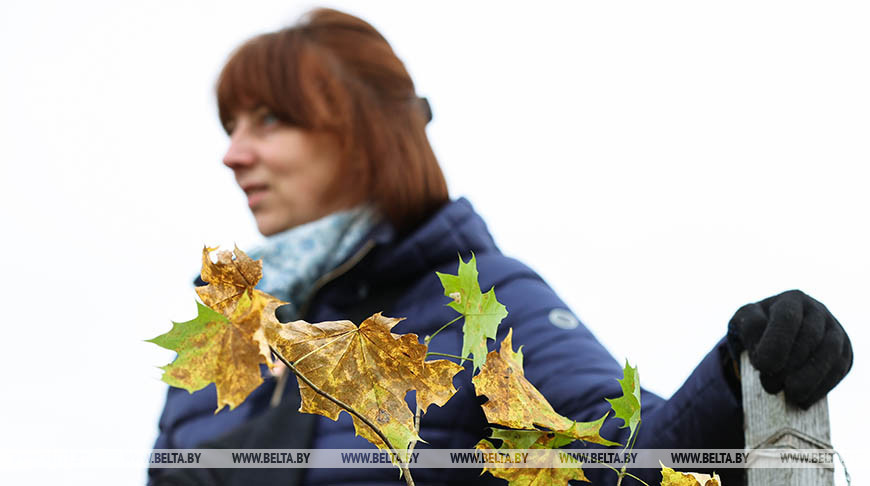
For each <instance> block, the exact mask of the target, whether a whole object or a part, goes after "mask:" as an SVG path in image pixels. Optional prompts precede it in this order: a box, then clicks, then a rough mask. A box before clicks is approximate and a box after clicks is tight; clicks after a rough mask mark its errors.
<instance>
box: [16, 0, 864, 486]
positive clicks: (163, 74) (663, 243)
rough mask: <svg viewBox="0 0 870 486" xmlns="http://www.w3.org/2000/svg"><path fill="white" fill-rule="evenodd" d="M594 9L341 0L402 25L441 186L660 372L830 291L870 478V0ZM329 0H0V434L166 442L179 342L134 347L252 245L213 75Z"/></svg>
mask: <svg viewBox="0 0 870 486" xmlns="http://www.w3.org/2000/svg"><path fill="white" fill-rule="evenodd" d="M600 3H601V4H602V5H593V4H592V3H591V2H586V3H583V4H582V5H579V4H576V3H570V4H569V3H568V2H565V3H564V4H562V3H546V4H545V3H537V4H536V5H535V6H534V7H532V6H531V4H521V5H508V4H505V3H503V2H491V3H486V4H475V5H474V6H470V5H469V2H463V3H459V2H456V3H447V2H440V3H437V4H432V3H427V4H425V5H423V4H414V3H410V2H375V3H365V4H361V3H359V2H330V3H328V4H327V5H330V6H336V7H339V8H345V9H347V10H349V11H350V12H351V13H355V14H357V15H360V16H362V17H363V18H365V19H367V20H368V21H370V22H371V23H372V24H373V25H375V27H377V28H379V29H380V30H381V32H382V33H383V34H384V35H385V36H386V37H387V38H388V39H389V40H390V41H391V43H392V44H393V46H394V48H395V49H396V51H397V52H398V54H399V55H400V57H401V58H402V59H403V60H404V61H405V62H406V64H407V66H408V68H409V69H410V71H411V74H412V76H413V77H414V79H415V81H416V83H417V87H418V91H419V93H420V94H421V95H425V96H427V97H428V98H429V100H430V102H431V104H432V108H433V111H434V121H433V123H432V124H431V125H430V127H429V135H430V138H431V141H432V144H433V146H434V148H435V150H436V154H437V155H438V156H439V159H440V161H441V163H442V167H443V168H444V171H445V173H446V175H447V178H448V183H449V185H450V188H451V194H452V195H453V196H454V197H456V196H462V195H465V196H467V197H468V198H469V199H470V200H471V202H472V203H473V204H474V205H475V207H476V208H477V209H478V211H479V212H480V213H481V214H482V215H483V216H484V217H485V219H486V220H487V222H488V224H489V226H490V229H491V231H492V233H493V234H494V236H495V238H496V241H497V243H498V244H499V245H500V247H501V248H502V250H503V251H504V252H505V253H507V254H509V255H512V256H516V257H518V258H520V259H521V260H523V261H525V262H526V263H528V264H529V265H531V266H532V267H533V268H535V269H536V270H538V271H539V272H540V273H541V274H542V275H543V276H544V278H545V279H547V280H548V281H549V283H550V284H551V285H552V286H553V287H554V288H555V289H556V291H557V292H558V293H559V294H560V295H561V296H562V298H563V299H564V300H566V302H568V304H569V305H570V306H571V308H572V309H573V310H574V311H575V312H576V313H577V314H578V315H579V316H580V318H581V319H582V320H584V322H585V323H586V324H587V325H588V326H589V327H590V328H591V329H592V330H593V332H594V333H595V334H596V335H597V336H598V337H599V338H600V340H601V341H602V342H603V343H604V344H605V346H607V347H608V349H610V350H611V352H612V353H613V354H614V355H615V356H616V357H617V359H620V360H621V359H623V358H625V357H628V359H629V360H630V361H631V362H632V363H633V364H637V365H638V366H639V367H640V373H641V383H642V384H643V385H644V386H645V387H647V388H649V389H651V390H653V391H655V392H658V393H660V394H663V395H670V394H671V393H672V392H673V391H675V390H676V389H677V388H678V387H679V385H680V384H681V383H682V381H683V380H684V379H685V378H686V377H687V376H688V374H689V373H690V372H691V370H692V369H693V368H694V366H695V365H696V364H697V363H698V362H699V361H700V359H701V358H702V357H703V356H704V355H705V354H706V353H707V352H708V351H709V349H710V348H711V347H712V346H713V344H714V343H715V342H716V341H717V340H718V339H719V338H720V337H722V336H723V335H724V333H725V331H726V327H727V322H728V320H729V318H730V317H731V315H732V314H733V313H734V311H735V310H736V309H737V308H738V307H739V306H740V305H742V304H744V303H747V302H751V301H757V300H760V299H762V298H764V297H767V296H769V295H772V294H775V293H779V292H781V291H783V290H787V289H791V288H800V289H802V290H804V291H806V292H807V293H809V294H810V295H813V296H814V297H816V298H818V299H819V300H821V301H822V302H824V303H825V304H826V305H827V306H828V307H829V308H830V309H831V310H832V311H833V312H834V314H835V315H836V316H837V317H838V318H839V320H840V321H841V322H842V323H843V324H844V326H845V328H846V330H847V331H848V332H849V334H850V336H851V339H852V343H853V347H854V348H855V350H856V358H855V365H854V367H853V369H852V372H851V374H850V375H849V376H848V377H847V378H846V380H845V381H844V382H843V383H842V384H841V385H840V386H839V387H838V388H837V389H835V390H834V391H833V392H832V393H831V395H830V396H829V401H830V407H831V422H832V427H833V441H834V445H835V446H836V447H838V448H840V449H842V450H843V451H844V454H845V459H846V461H847V465H848V466H849V468H850V472H851V473H852V477H853V478H855V477H862V476H866V475H867V469H866V466H865V465H863V464H861V463H862V462H865V463H866V459H865V458H864V457H862V456H861V455H860V453H859V452H860V450H861V449H863V448H865V447H866V446H865V445H864V444H865V442H866V438H865V437H864V434H866V432H867V427H866V405H865V404H864V402H865V400H866V398H867V397H868V394H867V391H866V389H865V388H864V387H863V386H862V384H864V383H867V382H868V379H870V376H868V375H870V369H868V365H867V359H866V350H867V347H868V346H867V345H868V340H870V333H868V330H867V328H868V323H870V307H868V305H867V300H868V299H867V296H868V295H870V284H868V279H867V276H868V272H870V256H868V249H870V229H868V209H870V195H868V191H867V189H866V186H867V182H868V177H867V166H868V162H870V144H868V140H870V138H868V133H870V90H868V88H867V87H868V86H870V63H868V51H870V30H868V29H867V26H868V25H870V7H868V6H867V5H866V4H861V3H859V2H815V3H807V2H788V3H768V2H727V3H722V4H720V5H717V6H713V5H710V4H709V3H703V4H699V3H698V2H688V1H687V2H654V4H651V3H650V2H619V3H618V4H617V3H615V2H606V4H605V3H604V2H600ZM313 5H315V4H311V3H296V2H288V1H282V2H259V3H255V4H248V5H245V6H244V7H242V4H241V3H239V2H228V1H219V2H213V1H212V2H198V3H194V2H168V1H162V2H148V3H145V2H142V3H141V4H140V5H138V6H132V5H124V4H122V3H121V2H108V1H106V2H60V1H58V2H47V1H39V2H25V1H13V2H11V3H9V2H4V3H2V6H0V66H2V76H0V147H2V156H3V157H2V159H3V160H2V164H0V205H2V213H0V214H2V223H0V228H2V237H0V250H2V252H3V259H2V263H0V266H2V267H0V268H2V272H3V275H4V277H5V278H4V279H3V283H2V284H0V285H2V295H4V296H5V297H4V298H3V303H4V312H3V322H4V335H3V338H2V340H0V342H2V352H0V367H2V370H3V371H2V373H3V375H2V377H3V382H4V389H5V391H4V394H3V395H4V398H3V400H2V404H0V417H2V419H0V420H2V431H3V432H2V438H3V440H2V445H0V448H56V449H62V450H75V449H88V448H113V449H141V450H143V451H145V450H147V449H148V448H149V447H150V446H151V444H152V442H153V440H154V438H155V434H156V423H157V418H158V415H159V413H160V410H161V408H162V405H163V399H164V393H165V388H166V387H165V385H164V384H162V383H161V382H160V381H159V377H160V370H158V369H157V368H156V367H157V366H159V365H162V364H165V363H167V362H168V361H169V360H171V359H172V356H173V353H171V352H169V351H166V350H162V349H161V348H158V347H157V346H155V345H153V344H150V343H145V342H143V340H144V339H148V338H151V337H153V336H155V335H157V334H160V333H162V332H165V331H166V330H168V329H169V327H170V320H176V321H183V320H187V319H190V318H192V317H193V316H194V315H195V305H194V299H195V294H194V292H193V290H192V288H191V285H190V281H191V278H192V277H193V275H195V273H196V272H197V270H198V265H199V259H200V251H201V248H202V246H203V244H206V243H207V244H215V243H222V244H232V243H233V242H238V243H239V245H240V246H242V247H243V248H244V247H250V245H251V244H252V243H254V242H256V241H257V239H258V233H257V232H256V228H255V226H254V224H253V219H252V218H251V216H250V215H249V212H248V209H247V206H246V203H245V199H244V196H243V194H242V193H241V191H240V190H238V189H237V187H236V185H235V183H234V180H233V178H232V174H231V172H230V171H229V169H226V168H225V167H223V166H222V165H221V157H222V155H223V151H224V150H225V149H226V146H227V140H226V137H225V135H224V134H223V132H222V130H221V128H220V126H219V123H218V120H217V116H216V108H215V103H214V97H213V85H214V81H215V79H216V76H217V73H218V72H219V69H220V67H221V66H222V63H223V62H224V61H225V59H226V57H227V55H228V54H229V52H230V51H231V50H232V49H233V48H234V47H235V46H237V45H238V44H239V43H240V42H242V41H243V40H245V39H247V38H248V37H250V36H252V35H254V34H257V33H260V32H263V31H266V30H272V29H275V28H278V27H281V26H283V25H285V24H287V23H289V22H291V21H293V20H295V19H296V18H297V17H298V15H299V14H301V13H302V12H303V11H305V10H306V9H307V8H308V7H310V6H313ZM497 290H498V289H496V291H497ZM641 433H643V431H642V429H641ZM8 466H9V465H8V464H6V466H5V467H8ZM862 467H864V468H865V469H864V471H865V472H864V474H861V469H862ZM0 477H3V478H6V479H10V478H19V479H21V478H30V480H31V482H32V479H33V477H32V476H31V473H30V472H27V471H21V470H18V471H12V470H9V469H6V470H0ZM39 477H40V481H42V479H45V484H85V483H86V484H97V482H95V481H94V480H92V478H94V477H102V478H105V482H104V483H103V484H137V483H141V482H142V481H144V472H143V468H127V469H123V468H120V469H114V470H105V469H103V470H98V471H97V470H94V471H86V470H61V469H57V470H54V471H48V472H42V473H40V476H39ZM842 479H843V478H842V476H841V475H840V472H839V471H838V482H839V483H840V484H845V482H844V481H843V480H842ZM3 482H6V481H3ZM9 484H13V483H9Z"/></svg>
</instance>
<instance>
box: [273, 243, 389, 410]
mask: <svg viewBox="0 0 870 486" xmlns="http://www.w3.org/2000/svg"><path fill="white" fill-rule="evenodd" d="M375 244H376V243H375V240H372V239H370V240H367V241H366V242H365V244H363V246H362V248H360V249H359V250H357V252H356V253H354V254H353V256H351V257H350V258H348V259H347V260H345V261H344V263H342V264H341V265H339V266H337V267H335V268H333V269H332V270H330V271H328V272H326V273H324V274H323V275H321V276H320V278H318V279H317V280H315V281H314V285H313V286H312V287H311V293H309V294H308V299H306V300H305V303H304V304H303V305H302V307H300V308H299V312H298V313H297V314H296V320H299V319H301V318H302V316H304V315H305V314H306V313H308V308H309V307H310V306H311V302H312V301H313V300H314V297H315V296H316V295H317V292H319V291H320V289H322V288H323V287H324V286H325V285H326V284H328V283H329V282H332V281H333V280H335V279H337V278H338V277H340V276H342V275H344V274H345V273H347V272H348V271H350V269H352V268H353V267H355V266H356V264H357V263H359V261H360V260H362V259H363V258H364V257H365V256H366V255H368V254H369V252H370V251H372V248H374V247H375ZM290 374H291V373H290V372H289V370H284V372H283V373H281V376H280V377H279V378H278V383H276V384H275V391H273V392H272V398H271V399H270V400H269V406H270V407H273V408H274V407H277V406H278V405H280V404H281V397H282V396H283V395H284V388H285V386H286V384H287V377H288V375H290Z"/></svg>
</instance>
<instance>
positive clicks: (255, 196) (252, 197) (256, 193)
mask: <svg viewBox="0 0 870 486" xmlns="http://www.w3.org/2000/svg"><path fill="white" fill-rule="evenodd" d="M247 194H248V207H249V208H251V209H254V207H255V206H257V205H258V204H260V202H261V201H262V200H263V198H264V197H266V189H255V190H252V191H248V192H247Z"/></svg>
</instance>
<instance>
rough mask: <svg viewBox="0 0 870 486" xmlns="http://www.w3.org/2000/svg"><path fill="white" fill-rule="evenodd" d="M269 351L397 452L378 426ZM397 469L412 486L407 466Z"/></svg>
mask: <svg viewBox="0 0 870 486" xmlns="http://www.w3.org/2000/svg"><path fill="white" fill-rule="evenodd" d="M269 349H271V350H272V352H273V353H275V356H277V357H278V359H280V360H281V362H282V363H284V365H286V366H287V368H289V369H290V371H292V372H293V374H295V375H296V376H297V377H299V379H300V380H302V381H303V382H305V384H306V385H308V386H309V387H311V389H312V390H314V391H315V392H317V394H319V395H321V396H322V397H324V398H326V399H327V400H329V401H331V402H332V403H334V404H336V405H338V406H339V407H341V408H342V409H344V410H347V412H348V413H349V414H351V415H353V416H354V417H356V418H358V419H360V420H362V422H363V423H364V424H366V425H368V426H369V428H371V429H372V430H373V431H374V432H375V434H377V435H378V437H380V439H381V440H382V441H384V444H386V445H387V447H389V448H390V450H393V451H398V449H396V447H395V446H393V443H392V442H390V439H388V438H387V436H386V435H384V433H383V432H382V431H381V429H380V428H378V426H377V425H375V424H374V423H373V422H372V421H371V420H369V419H367V418H365V417H364V416H363V415H362V414H361V413H359V412H357V411H356V409H354V408H353V407H351V406H350V405H348V404H346V403H344V402H343V401H341V400H339V399H338V398H335V397H334V396H332V395H330V394H329V393H326V392H325V391H323V390H321V389H320V387H318V386H317V385H315V384H314V383H312V382H311V380H309V379H308V377H306V376H305V375H303V374H302V373H301V372H300V371H299V370H298V369H296V367H295V366H293V363H291V362H290V361H288V360H287V358H285V357H284V355H283V354H281V353H280V352H278V350H277V349H275V347H274V346H272V345H270V346H269ZM400 464H404V463H402V462H400ZM399 469H401V470H402V473H403V476H405V482H406V483H407V484H408V486H414V479H413V478H411V470H410V469H409V468H408V466H407V465H401V466H399Z"/></svg>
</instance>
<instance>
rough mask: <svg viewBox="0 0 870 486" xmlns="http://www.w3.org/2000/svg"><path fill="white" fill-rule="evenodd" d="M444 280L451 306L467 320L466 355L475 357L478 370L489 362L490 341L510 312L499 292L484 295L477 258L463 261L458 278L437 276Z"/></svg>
mask: <svg viewBox="0 0 870 486" xmlns="http://www.w3.org/2000/svg"><path fill="white" fill-rule="evenodd" d="M435 273H436V274H437V275H438V278H439V279H441V285H442V286H443V287H444V295H446V296H447V297H450V298H451V299H453V302H451V303H449V304H447V305H448V307H450V308H452V309H453V310H455V311H456V312H459V313H460V314H462V315H463V316H464V317H465V322H464V323H463V324H462V333H463V339H462V353H461V354H460V356H462V357H463V358H467V357H468V355H469V354H471V355H473V359H472V362H473V363H474V369H475V370H477V369H479V368H480V367H481V366H483V364H484V363H485V362H486V353H487V351H486V340H487V339H495V335H496V330H497V329H498V325H499V323H501V321H502V319H504V318H505V317H507V315H508V312H507V309H506V308H505V306H503V305H502V304H501V303H500V302H499V301H498V300H496V297H495V288H494V287H493V288H491V289H489V291H488V292H487V293H485V294H484V293H482V292H481V291H480V282H479V281H478V273H477V261H476V260H475V258H474V254H472V255H471V260H469V262H468V263H465V262H463V261H462V257H460V258H459V270H458V271H457V274H456V275H450V274H447V273H441V272H435Z"/></svg>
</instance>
